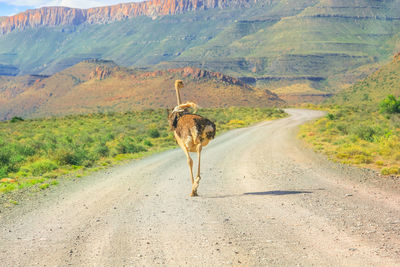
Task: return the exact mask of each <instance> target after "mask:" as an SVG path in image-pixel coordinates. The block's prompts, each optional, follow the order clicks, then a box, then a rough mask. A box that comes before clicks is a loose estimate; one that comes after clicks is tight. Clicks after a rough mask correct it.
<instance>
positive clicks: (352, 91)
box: [329, 54, 400, 109]
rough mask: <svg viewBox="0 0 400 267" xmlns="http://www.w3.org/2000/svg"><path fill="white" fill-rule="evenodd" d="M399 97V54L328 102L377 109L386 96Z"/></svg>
mask: <svg viewBox="0 0 400 267" xmlns="http://www.w3.org/2000/svg"><path fill="white" fill-rule="evenodd" d="M390 94H392V95H395V96H396V97H399V96H400V54H397V55H395V56H394V57H393V60H392V62H390V63H389V64H387V65H385V66H383V67H382V68H380V69H379V70H378V71H376V72H374V73H373V74H371V75H370V76H368V77H367V78H365V79H364V80H362V81H360V82H357V83H356V84H354V85H353V86H352V87H350V88H348V89H346V90H344V91H343V92H341V93H339V94H338V95H337V96H335V97H334V98H332V99H331V100H330V101H329V102H331V103H336V104H340V105H352V106H358V107H365V106H375V107H376V109H377V108H378V107H379V102H381V101H382V100H383V99H384V98H386V97H387V96H388V95H390Z"/></svg>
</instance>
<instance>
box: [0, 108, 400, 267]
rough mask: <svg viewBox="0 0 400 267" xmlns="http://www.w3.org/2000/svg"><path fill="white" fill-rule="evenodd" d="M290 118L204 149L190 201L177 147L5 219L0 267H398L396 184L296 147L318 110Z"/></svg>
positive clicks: (0, 223) (65, 188)
mask: <svg viewBox="0 0 400 267" xmlns="http://www.w3.org/2000/svg"><path fill="white" fill-rule="evenodd" d="M287 112H288V113H289V114H290V115H291V116H290V117H288V118H285V119H281V120H276V121H271V122H265V123H261V124H258V125H256V126H253V127H249V128H243V129H237V130H233V131H230V132H228V133H226V134H223V135H221V136H219V137H218V138H216V139H215V140H214V141H212V142H211V143H210V144H209V145H208V146H207V147H206V148H204V150H203V153H202V178H203V179H202V180H201V183H200V187H199V190H198V192H199V197H195V198H191V197H189V193H190V191H191V184H190V178H189V169H188V166H187V164H186V158H185V156H184V153H183V152H182V151H180V150H179V149H175V150H172V151H167V152H164V153H161V154H158V155H155V156H151V157H149V158H146V159H144V160H140V161H133V162H131V163H128V164H125V165H123V166H118V167H114V168H111V169H108V170H106V171H101V172H98V173H95V174H93V175H90V176H88V177H85V178H83V179H81V180H80V181H78V182H69V183H68V182H66V183H61V184H60V185H59V186H57V187H55V189H52V190H49V191H48V193H47V194H46V195H45V196H42V197H39V198H34V199H32V200H31V201H24V203H22V204H21V205H18V206H16V207H14V208H13V209H12V210H11V211H4V210H3V211H2V213H0V266H154V265H163V266H186V265H190V266H230V265H234V266H240V265H242V266H400V186H399V184H400V182H399V180H398V179H397V180H396V178H387V177H386V178H385V177H380V176H379V175H377V174H375V173H374V172H373V171H368V170H361V169H357V168H351V167H346V166H342V165H339V164H335V163H332V162H330V161H328V160H327V159H325V158H324V157H323V156H321V155H317V154H315V153H314V152H312V151H309V150H308V149H306V148H304V147H302V144H301V142H300V141H298V140H297V139H296V131H297V129H298V126H299V125H300V124H302V123H304V122H306V121H309V120H312V119H315V118H317V117H319V116H322V115H323V113H322V112H319V111H311V110H296V109H289V110H287ZM193 158H194V160H195V166H196V160H197V157H196V155H195V154H194V155H193Z"/></svg>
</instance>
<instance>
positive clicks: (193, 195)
mask: <svg viewBox="0 0 400 267" xmlns="http://www.w3.org/2000/svg"><path fill="white" fill-rule="evenodd" d="M200 179H201V177H200V176H197V177H196V179H195V180H194V183H193V185H192V193H191V194H190V196H191V197H197V196H198V195H197V188H198V187H199V182H200Z"/></svg>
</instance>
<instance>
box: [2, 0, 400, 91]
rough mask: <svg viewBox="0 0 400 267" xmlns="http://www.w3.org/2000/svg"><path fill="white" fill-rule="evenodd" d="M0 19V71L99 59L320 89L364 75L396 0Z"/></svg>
mask: <svg viewBox="0 0 400 267" xmlns="http://www.w3.org/2000/svg"><path fill="white" fill-rule="evenodd" d="M0 24H1V25H2V26H1V27H0V28H1V29H2V32H3V33H4V34H2V35H0V70H1V66H6V67H3V73H5V74H7V72H8V74H9V75H15V74H20V75H21V74H54V73H57V72H59V71H61V70H63V69H65V68H68V67H70V66H72V65H74V64H76V63H78V62H80V61H82V60H84V59H90V58H98V59H107V60H113V61H115V62H116V63H117V64H118V65H122V66H135V67H149V68H154V69H159V68H164V69H171V68H182V67H186V66H190V67H196V68H201V69H209V70H212V71H217V72H221V73H224V74H227V75H230V76H234V77H241V78H243V80H245V81H246V82H251V83H252V85H257V86H258V87H265V88H273V89H277V90H279V89H281V88H283V87H287V88H293V86H295V87H296V88H297V89H296V90H299V89H301V88H311V89H317V90H320V91H322V94H327V92H326V91H337V90H339V89H340V88H341V87H342V86H343V85H349V84H351V83H353V82H354V79H358V78H362V77H365V76H366V75H367V74H369V73H370V72H371V71H373V70H374V69H376V67H377V65H379V64H381V63H382V62H385V61H387V60H389V58H390V55H392V54H393V53H394V52H397V51H396V50H397V49H399V48H400V0H391V1H380V0H232V1H227V0H223V1H216V0H207V1H206V0H179V1H178V0H152V1H147V2H143V3H132V4H122V5H116V6H112V7H102V8H95V9H88V10H80V9H67V8H61V7H57V8H42V9H38V10H31V11H27V12H25V13H21V14H18V15H16V16H13V17H10V18H7V19H6V20H4V21H3V22H1V23H0ZM154 66H156V67H154ZM300 95H301V94H300Z"/></svg>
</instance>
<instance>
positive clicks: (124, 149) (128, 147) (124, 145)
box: [117, 137, 147, 154]
mask: <svg viewBox="0 0 400 267" xmlns="http://www.w3.org/2000/svg"><path fill="white" fill-rule="evenodd" d="M146 150H147V149H146V148H145V147H143V146H141V145H138V144H136V142H135V140H133V139H132V138H130V137H125V138H124V139H123V140H122V141H121V142H120V143H119V144H118V146H117V151H118V153H119V154H128V153H131V154H134V153H139V152H142V151H146Z"/></svg>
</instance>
